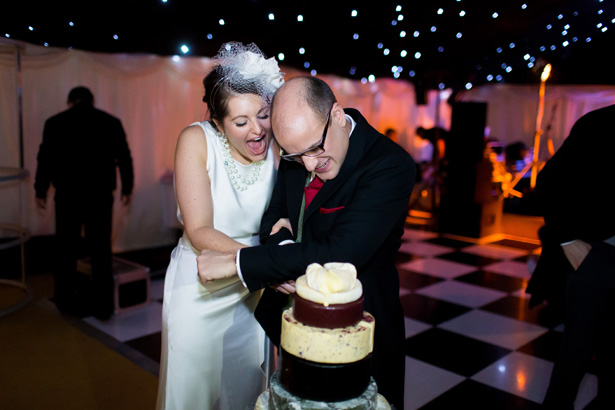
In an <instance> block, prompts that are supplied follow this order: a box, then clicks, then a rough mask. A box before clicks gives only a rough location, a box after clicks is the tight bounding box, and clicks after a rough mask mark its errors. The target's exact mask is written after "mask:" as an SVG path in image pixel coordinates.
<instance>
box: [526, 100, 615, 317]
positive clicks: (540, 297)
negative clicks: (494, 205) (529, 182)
mask: <svg viewBox="0 0 615 410" xmlns="http://www.w3.org/2000/svg"><path fill="white" fill-rule="evenodd" d="M614 120H615V105H611V106H608V107H605V108H601V109H599V110H595V111H592V112H589V113H587V114H586V115H584V116H583V117H581V118H580V119H579V120H578V121H577V122H576V123H575V125H574V126H573V127H572V130H571V131H570V135H569V136H568V138H566V140H565V141H564V144H562V146H561V147H560V148H559V149H558V150H557V152H556V153H555V155H554V156H553V157H552V158H551V159H550V160H549V161H547V163H546V164H545V166H544V168H543V169H542V171H541V172H540V173H539V174H538V179H537V184H536V198H537V200H538V205H539V207H540V212H541V214H542V215H543V216H544V218H545V225H544V227H543V228H542V229H541V230H540V239H541V242H542V245H543V249H542V253H541V256H540V259H539V260H538V264H537V265H536V269H535V270H534V273H533V274H532V278H531V280H530V283H529V284H528V288H527V292H528V293H530V294H531V295H532V298H531V299H530V306H531V307H533V306H535V305H537V304H539V303H541V302H542V301H544V300H546V301H548V302H549V303H550V304H553V305H556V306H561V305H562V304H563V301H564V297H565V293H566V290H565V283H566V273H570V272H571V271H572V266H571V265H570V263H569V262H568V260H567V259H566V256H565V255H564V252H563V251H562V248H561V246H560V244H561V243H564V242H568V241H572V240H575V239H581V240H583V241H585V242H588V243H590V244H591V243H592V242H600V241H604V240H605V239H607V238H609V237H611V236H613V235H615V201H614V199H613V181H615V166H613V163H612V161H613V154H614V153H615V131H614V129H615V127H614V126H613V121H614Z"/></svg>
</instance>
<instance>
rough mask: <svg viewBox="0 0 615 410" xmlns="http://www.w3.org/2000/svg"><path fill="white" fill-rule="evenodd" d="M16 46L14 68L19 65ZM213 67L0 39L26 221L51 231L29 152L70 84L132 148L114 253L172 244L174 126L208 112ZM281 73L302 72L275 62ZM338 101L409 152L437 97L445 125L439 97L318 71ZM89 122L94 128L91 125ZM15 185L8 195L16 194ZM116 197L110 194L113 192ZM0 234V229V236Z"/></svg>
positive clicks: (0, 216)
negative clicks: (114, 122) (130, 186)
mask: <svg viewBox="0 0 615 410" xmlns="http://www.w3.org/2000/svg"><path fill="white" fill-rule="evenodd" d="M17 49H19V55H20V58H21V71H20V72H19V73H18V70H17ZM210 66H211V60H210V59H209V58H196V57H181V58H180V57H159V56H153V55H138V54H137V55H133V54H130V55H129V54H104V53H94V52H85V51H79V50H65V49H56V48H45V47H39V46H35V45H31V44H25V43H21V42H14V41H10V40H6V39H0V107H1V112H2V121H1V122H0V166H12V167H18V166H19V152H20V148H19V118H18V115H19V104H18V97H17V94H18V89H19V81H21V92H22V113H23V114H22V115H23V141H24V167H25V168H26V169H28V170H29V171H30V174H31V175H30V179H29V181H28V182H27V195H26V203H25V210H26V226H27V227H28V228H29V229H30V230H31V231H32V233H33V234H34V235H47V234H53V233H54V231H55V223H54V210H53V200H52V198H53V192H50V194H49V200H48V204H49V205H50V206H49V207H48V208H49V209H48V210H47V211H46V212H39V211H38V210H37V209H36V207H35V204H34V189H33V187H32V185H33V183H34V173H35V172H36V155H37V153H38V148H39V145H40V143H41V140H42V132H43V126H44V123H45V120H46V119H47V118H49V117H50V116H52V115H54V114H56V113H58V112H60V111H62V110H65V109H66V108H67V106H66V98H67V95H68V92H69V91H70V89H71V88H73V87H75V86H77V85H84V86H86V87H88V88H90V89H91V90H92V93H93V94H94V97H95V105H96V107H97V108H100V109H102V110H104V111H107V112H109V113H110V114H112V115H115V116H116V117H118V118H120V119H121V120H122V123H123V125H124V128H125V130H126V134H127V137H128V144H129V146H130V149H131V153H132V157H133V162H134V171H135V188H134V192H133V201H132V204H131V205H130V207H129V208H123V207H122V206H121V205H120V204H119V201H117V199H118V198H116V204H115V207H114V215H113V247H114V250H115V251H122V250H130V249H140V248H147V247H154V246H159V245H166V244H172V243H174V241H175V240H176V237H175V235H176V232H175V231H174V230H173V229H171V228H173V227H177V226H178V225H177V224H176V222H175V203H174V195H173V190H172V186H171V182H172V177H170V175H171V172H172V169H173V156H174V151H175V142H176V138H177V135H179V133H180V131H181V130H182V129H183V128H184V127H186V126H187V125H189V124H192V123H193V122H195V121H201V120H203V119H204V118H205V116H206V108H205V104H203V103H202V100H201V99H202V94H203V85H202V80H203V77H204V75H205V74H206V73H207V71H208V69H209V68H210ZM281 69H282V71H284V72H285V73H286V78H290V77H293V76H295V75H299V74H305V73H303V72H299V71H297V70H294V69H292V68H290V67H285V66H283V65H281ZM321 78H323V79H324V80H325V81H327V82H328V83H329V84H330V85H331V86H332V88H333V90H334V92H335V93H336V96H337V97H338V99H339V100H340V103H341V104H342V105H343V106H344V107H354V108H358V109H359V110H361V112H362V113H363V114H364V115H365V117H366V118H367V119H368V120H369V121H370V122H371V124H372V125H373V126H374V127H375V128H377V129H378V130H380V131H382V132H384V130H385V129H386V128H389V127H393V128H396V129H397V130H398V131H399V133H400V139H399V142H400V144H401V145H402V146H404V147H405V148H406V149H408V150H409V151H410V152H411V153H412V152H413V150H414V149H415V148H414V129H415V128H416V126H417V125H418V124H421V125H423V124H425V125H426V126H431V125H433V118H434V113H435V112H436V104H438V102H439V103H440V111H441V112H442V113H443V114H442V115H441V117H440V118H441V121H440V124H441V125H442V126H444V127H445V128H448V124H449V122H450V112H447V106H446V98H442V99H440V100H439V101H438V99H437V94H434V93H433V92H432V93H431V94H430V95H429V104H428V105H426V106H417V105H416V103H415V94H414V88H413V87H412V85H411V84H410V83H408V82H402V81H396V80H377V81H376V82H375V83H367V84H362V83H361V82H360V81H355V80H348V79H343V78H340V77H335V76H328V75H324V76H322V77H321ZM93 126H95V125H94V124H93ZM13 191H15V192H13ZM117 196H119V195H117V194H116V197H117ZM16 198H17V193H16V190H15V189H13V188H12V187H8V189H7V187H0V210H1V211H0V222H7V221H11V222H12V221H15V218H17V215H18V210H17V205H16ZM0 235H2V234H1V233H0Z"/></svg>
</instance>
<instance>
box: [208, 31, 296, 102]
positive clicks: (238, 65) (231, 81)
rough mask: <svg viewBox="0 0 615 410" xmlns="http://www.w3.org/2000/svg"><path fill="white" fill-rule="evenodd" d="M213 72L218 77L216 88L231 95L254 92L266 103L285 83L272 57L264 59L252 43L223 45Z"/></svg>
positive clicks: (215, 59)
mask: <svg viewBox="0 0 615 410" xmlns="http://www.w3.org/2000/svg"><path fill="white" fill-rule="evenodd" d="M214 62H215V64H216V68H215V69H216V71H218V73H219V74H220V76H221V78H220V81H219V84H218V86H223V87H226V88H227V89H228V90H229V91H231V92H236V93H241V94H245V93H254V94H257V95H259V96H261V97H262V98H263V99H264V100H266V101H271V98H272V97H273V94H274V93H275V92H276V90H277V89H278V88H279V87H280V86H281V85H282V84H283V83H284V73H282V72H280V68H279V67H278V62H277V61H276V60H275V58H273V57H271V58H265V55H264V54H263V52H262V51H261V50H260V49H259V48H258V47H257V46H256V44H254V43H251V44H248V45H244V44H242V43H239V42H234V41H233V42H228V43H224V44H223V45H222V47H220V50H219V51H218V54H217V55H216V56H215V57H214Z"/></svg>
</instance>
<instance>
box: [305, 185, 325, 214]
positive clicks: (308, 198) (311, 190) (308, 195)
mask: <svg viewBox="0 0 615 410" xmlns="http://www.w3.org/2000/svg"><path fill="white" fill-rule="evenodd" d="M324 184H325V183H324V182H322V180H321V179H320V178H318V177H314V179H312V182H310V184H309V185H308V186H306V187H305V209H307V207H308V205H309V204H310V202H312V199H314V197H315V196H316V194H317V193H318V191H319V190H320V188H322V186H323V185H324Z"/></svg>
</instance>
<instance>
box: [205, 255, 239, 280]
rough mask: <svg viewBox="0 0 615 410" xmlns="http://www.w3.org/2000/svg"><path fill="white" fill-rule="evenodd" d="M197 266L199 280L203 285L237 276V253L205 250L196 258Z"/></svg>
mask: <svg viewBox="0 0 615 410" xmlns="http://www.w3.org/2000/svg"><path fill="white" fill-rule="evenodd" d="M196 264H197V267H198V270H199V280H200V281H201V283H202V284H203V285H207V284H209V283H211V282H213V281H214V280H216V279H225V278H230V277H231V276H233V275H236V274H237V267H236V266H235V253H223V252H218V251H211V250H203V251H201V254H200V255H199V256H197V257H196Z"/></svg>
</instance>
